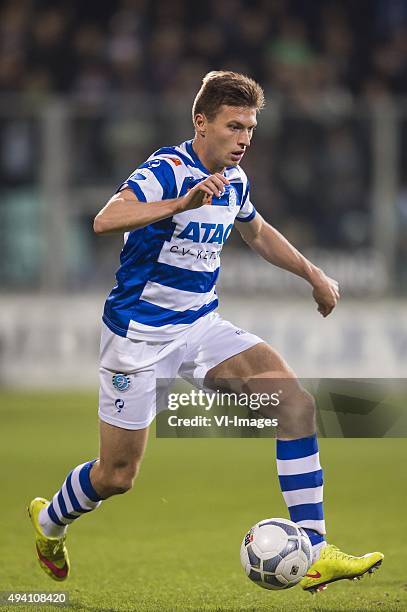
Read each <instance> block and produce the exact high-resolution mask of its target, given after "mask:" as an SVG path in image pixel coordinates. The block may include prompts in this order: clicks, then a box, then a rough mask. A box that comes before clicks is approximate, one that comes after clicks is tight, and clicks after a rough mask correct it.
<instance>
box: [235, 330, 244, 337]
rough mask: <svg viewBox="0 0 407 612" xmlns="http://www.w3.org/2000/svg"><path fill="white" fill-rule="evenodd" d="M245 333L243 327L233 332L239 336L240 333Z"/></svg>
mask: <svg viewBox="0 0 407 612" xmlns="http://www.w3.org/2000/svg"><path fill="white" fill-rule="evenodd" d="M245 333H246V331H245V330H244V329H237V330H236V331H235V334H237V335H238V336H241V335H242V334H245Z"/></svg>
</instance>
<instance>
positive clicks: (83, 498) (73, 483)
mask: <svg viewBox="0 0 407 612" xmlns="http://www.w3.org/2000/svg"><path fill="white" fill-rule="evenodd" d="M94 463H95V460H93V461H88V462H87V463H82V464H81V465H78V466H77V467H76V468H75V469H74V470H72V472H70V473H69V474H68V476H67V478H66V480H65V481H64V483H63V484H62V487H61V488H60V490H59V491H58V492H57V493H56V494H55V495H54V497H53V498H52V501H51V503H50V505H49V506H48V509H47V510H48V517H49V518H50V520H51V521H52V522H53V523H54V524H55V525H58V526H61V527H63V526H65V525H69V524H70V523H72V522H73V521H75V520H76V519H78V518H79V517H80V516H82V514H85V513H87V512H92V510H95V509H96V508H97V507H98V506H99V505H100V504H101V501H102V500H101V498H100V497H99V496H98V494H97V493H96V491H95V489H94V488H93V485H92V483H91V480H90V470H91V468H92V465H93V464H94ZM45 527H46V525H45Z"/></svg>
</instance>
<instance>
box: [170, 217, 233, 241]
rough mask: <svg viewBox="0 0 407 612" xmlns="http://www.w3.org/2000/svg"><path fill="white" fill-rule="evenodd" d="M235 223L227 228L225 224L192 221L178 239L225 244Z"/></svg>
mask: <svg viewBox="0 0 407 612" xmlns="http://www.w3.org/2000/svg"><path fill="white" fill-rule="evenodd" d="M232 228H233V223H231V224H230V225H227V226H226V227H225V226H224V225H223V223H198V222H197V221H190V222H189V223H188V225H187V226H186V227H185V228H184V229H183V230H182V231H181V232H180V233H179V234H178V235H176V237H177V238H180V239H183V240H192V242H208V243H215V242H217V243H218V244H223V243H224V242H226V240H227V239H228V238H229V235H230V232H231V231H232Z"/></svg>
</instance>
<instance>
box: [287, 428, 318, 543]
mask: <svg viewBox="0 0 407 612" xmlns="http://www.w3.org/2000/svg"><path fill="white" fill-rule="evenodd" d="M277 471H278V477H279V481H280V486H281V490H282V493H283V497H284V500H285V502H286V504H287V508H288V511H289V513H290V518H291V520H292V521H294V522H295V523H297V524H298V525H300V526H301V527H303V528H307V529H309V530H312V531H313V532H314V533H316V534H317V536H318V537H315V538H314V540H315V544H320V543H321V541H323V540H324V537H323V534H324V533H325V522H324V510H323V503H322V501H323V472H322V469H321V464H320V462H319V452H318V441H317V437H316V435H314V436H309V437H307V438H298V439H297V440H277Z"/></svg>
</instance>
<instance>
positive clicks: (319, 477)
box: [278, 470, 324, 491]
mask: <svg viewBox="0 0 407 612" xmlns="http://www.w3.org/2000/svg"><path fill="white" fill-rule="evenodd" d="M278 478H279V480H280V486H281V490H282V491H296V490H297V489H311V488H313V487H320V486H321V485H323V483H324V478H323V473H322V470H316V471H315V472H308V473H307V474H292V475H291V476H279V477H278Z"/></svg>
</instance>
